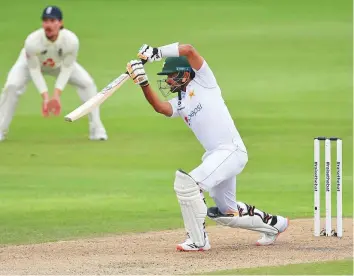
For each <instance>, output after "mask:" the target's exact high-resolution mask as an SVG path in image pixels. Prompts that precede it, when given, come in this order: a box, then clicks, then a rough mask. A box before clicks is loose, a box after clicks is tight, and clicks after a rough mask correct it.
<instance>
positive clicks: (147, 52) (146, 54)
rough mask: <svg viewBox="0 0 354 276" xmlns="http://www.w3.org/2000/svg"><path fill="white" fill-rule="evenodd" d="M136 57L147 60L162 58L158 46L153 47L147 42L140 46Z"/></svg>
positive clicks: (152, 60)
mask: <svg viewBox="0 0 354 276" xmlns="http://www.w3.org/2000/svg"><path fill="white" fill-rule="evenodd" d="M138 58H140V59H143V60H147V61H149V62H154V61H160V60H161V58H162V55H161V51H160V49H158V48H153V47H151V46H149V45H147V44H144V45H143V46H141V48H140V50H139V52H138Z"/></svg>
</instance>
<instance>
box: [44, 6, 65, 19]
mask: <svg viewBox="0 0 354 276" xmlns="http://www.w3.org/2000/svg"><path fill="white" fill-rule="evenodd" d="M46 18H52V19H58V20H62V19H63V13H62V12H61V10H60V8H59V7H57V6H48V7H46V8H45V9H44V10H43V13H42V20H44V19H46Z"/></svg>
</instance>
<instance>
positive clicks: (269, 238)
mask: <svg viewBox="0 0 354 276" xmlns="http://www.w3.org/2000/svg"><path fill="white" fill-rule="evenodd" d="M277 219H278V222H277V223H276V224H275V225H274V227H275V228H276V229H278V231H279V232H278V233H277V234H266V233H262V234H261V238H260V239H259V240H258V241H257V242H256V245H259V246H263V245H270V244H273V243H274V242H275V241H276V240H277V238H278V236H279V234H280V233H283V232H284V231H285V230H286V229H287V228H288V226H289V219H288V218H284V217H282V216H277Z"/></svg>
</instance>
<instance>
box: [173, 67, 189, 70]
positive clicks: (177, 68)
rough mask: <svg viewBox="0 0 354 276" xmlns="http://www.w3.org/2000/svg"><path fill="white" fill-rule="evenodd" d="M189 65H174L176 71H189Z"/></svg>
mask: <svg viewBox="0 0 354 276" xmlns="http://www.w3.org/2000/svg"><path fill="white" fill-rule="evenodd" d="M190 69H191V68H190V67H176V70H177V71H190Z"/></svg>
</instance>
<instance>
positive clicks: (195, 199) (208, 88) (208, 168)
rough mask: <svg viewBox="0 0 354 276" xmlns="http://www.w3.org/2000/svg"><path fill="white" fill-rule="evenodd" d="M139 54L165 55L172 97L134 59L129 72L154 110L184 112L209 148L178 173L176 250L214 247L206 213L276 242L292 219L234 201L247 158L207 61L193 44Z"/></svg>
mask: <svg viewBox="0 0 354 276" xmlns="http://www.w3.org/2000/svg"><path fill="white" fill-rule="evenodd" d="M138 56H139V57H140V58H141V59H147V60H148V61H150V62H154V61H159V60H161V58H166V60H165V63H164V65H163V69H162V72H160V73H158V75H165V76H166V79H164V80H161V81H159V89H160V90H161V92H163V93H164V94H165V91H166V90H167V91H169V92H174V93H177V95H178V96H177V97H175V98H173V99H172V100H170V101H161V100H160V99H159V98H158V96H157V95H156V93H155V92H154V91H153V90H152V89H151V87H150V85H149V83H148V77H147V76H146V73H145V70H144V67H143V65H142V63H141V62H140V61H137V60H132V61H130V62H129V63H128V65H127V70H128V72H129V74H130V76H131V77H132V79H133V80H134V82H135V83H136V84H139V85H140V86H141V88H142V90H143V92H144V95H145V97H146V99H147V101H148V102H149V103H150V104H151V105H152V106H153V108H154V109H155V110H156V111H157V112H158V113H161V114H164V115H166V116H168V117H177V116H180V117H181V118H182V119H183V120H184V122H185V123H186V125H187V126H188V127H189V128H190V129H191V130H192V131H193V132H194V134H195V136H196V137H197V139H198V140H199V142H200V143H201V144H202V145H203V147H204V148H205V150H206V153H205V154H204V156H203V158H202V160H203V162H202V164H201V165H199V166H198V167H197V168H196V169H194V170H193V171H192V172H190V173H189V174H188V173H186V172H183V171H182V170H178V171H177V172H176V178H175V181H174V189H175V191H176V194H177V198H178V202H179V204H180V206H181V212H182V216H183V220H184V225H185V229H186V231H187V236H188V237H187V240H186V241H185V242H183V243H181V244H178V245H177V250H180V251H204V250H209V249H210V248H211V247H210V243H209V239H208V235H207V233H206V231H205V226H204V221H205V217H206V216H207V215H208V216H209V217H210V218H211V219H213V220H215V221H216V222H217V223H219V224H222V225H225V226H230V227H235V228H244V229H249V230H253V231H257V232H259V233H261V238H260V239H259V240H258V241H257V245H269V244H272V243H274V242H275V240H276V238H277V236H278V234H279V233H282V232H284V231H285V229H286V228H287V227H288V219H286V218H284V217H282V216H274V215H271V214H268V213H265V212H263V211H260V210H259V209H256V208H255V207H254V206H251V205H248V204H245V203H243V202H237V201H236V175H238V174H239V173H241V171H242V170H243V168H244V167H245V165H246V163H247V161H248V156H247V151H246V147H245V145H244V143H243V141H242V139H241V137H240V134H239V132H238V131H237V129H236V127H235V124H234V122H233V120H232V117H231V115H230V113H229V111H228V108H227V107H226V105H225V103H224V100H223V98H222V95H221V90H220V87H219V86H218V84H217V81H216V79H215V77H214V74H213V72H212V71H211V69H210V68H209V66H208V64H207V62H206V61H205V60H204V59H203V57H201V56H200V55H199V53H198V52H197V51H196V50H195V49H194V48H193V47H192V46H190V45H179V44H178V43H174V44H171V45H166V46H162V47H159V48H153V47H150V46H148V45H143V46H142V47H141V49H140V51H139V53H138ZM202 191H207V192H209V194H210V196H211V197H212V198H213V200H214V201H215V203H216V206H217V207H211V208H209V209H207V206H206V204H205V201H204V196H203V193H202Z"/></svg>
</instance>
